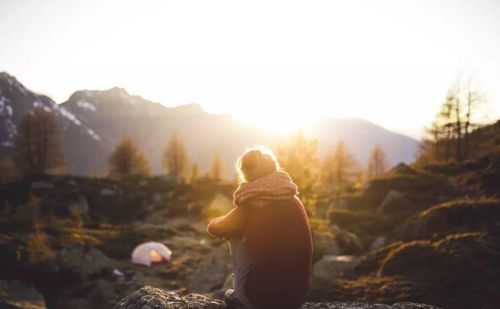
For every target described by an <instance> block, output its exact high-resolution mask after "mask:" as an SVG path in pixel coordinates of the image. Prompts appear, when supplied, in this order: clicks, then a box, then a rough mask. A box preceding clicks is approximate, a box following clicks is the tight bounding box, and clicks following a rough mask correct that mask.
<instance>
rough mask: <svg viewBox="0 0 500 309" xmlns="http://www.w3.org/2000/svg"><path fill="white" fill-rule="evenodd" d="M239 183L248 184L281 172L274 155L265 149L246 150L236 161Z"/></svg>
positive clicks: (252, 148) (261, 147) (260, 147)
mask: <svg viewBox="0 0 500 309" xmlns="http://www.w3.org/2000/svg"><path fill="white" fill-rule="evenodd" d="M236 170H237V171H238V176H239V178H240V182H249V181H253V180H255V179H257V178H260V177H264V176H266V175H269V174H271V173H273V172H276V171H279V170H281V168H280V165H279V163H278V160H277V159H276V156H275V155H274V153H273V152H272V151H271V150H270V149H269V148H266V147H263V146H257V147H251V148H247V149H246V150H245V152H244V153H243V155H241V157H239V158H238V160H237V161H236Z"/></svg>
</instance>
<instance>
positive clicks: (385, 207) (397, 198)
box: [377, 190, 405, 214]
mask: <svg viewBox="0 0 500 309" xmlns="http://www.w3.org/2000/svg"><path fill="white" fill-rule="evenodd" d="M404 197H405V195H404V194H403V193H401V192H398V191H396V190H390V191H389V192H388V193H387V195H386V196H385V198H384V200H383V201H382V203H380V205H379V206H378V208H377V214H387V213H390V212H391V210H394V209H396V208H397V207H398V206H400V205H401V204H403V203H404V200H405V198H404Z"/></svg>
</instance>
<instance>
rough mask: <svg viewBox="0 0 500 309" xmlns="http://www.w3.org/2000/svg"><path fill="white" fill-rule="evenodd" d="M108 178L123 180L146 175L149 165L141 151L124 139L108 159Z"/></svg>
mask: <svg viewBox="0 0 500 309" xmlns="http://www.w3.org/2000/svg"><path fill="white" fill-rule="evenodd" d="M108 164H109V172H108V173H109V176H110V177H114V178H123V177H127V176H133V175H148V174H149V173H150V168H149V163H148V160H147V159H146V157H145V156H144V154H143V153H142V151H141V150H140V149H139V148H138V147H137V146H136V145H135V144H134V143H133V142H132V139H130V138H124V139H123V140H122V141H121V142H120V143H119V144H118V145H117V146H116V148H115V149H114V151H113V153H112V154H111V156H110V157H109V159H108Z"/></svg>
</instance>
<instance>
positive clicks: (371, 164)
mask: <svg viewBox="0 0 500 309" xmlns="http://www.w3.org/2000/svg"><path fill="white" fill-rule="evenodd" d="M388 169H389V160H388V159H387V155H386V154H385V152H384V149H383V148H382V147H381V146H380V145H375V147H374V148H373V150H372V152H371V154H370V157H369V158H368V164H367V166H366V177H367V179H371V178H373V177H376V176H380V175H382V174H384V173H385V172H387V170H388Z"/></svg>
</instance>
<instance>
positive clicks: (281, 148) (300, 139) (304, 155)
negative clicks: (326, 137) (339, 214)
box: [276, 131, 319, 215]
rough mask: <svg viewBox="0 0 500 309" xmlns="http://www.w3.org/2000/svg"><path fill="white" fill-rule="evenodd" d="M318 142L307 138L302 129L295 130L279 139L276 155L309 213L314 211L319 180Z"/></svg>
mask: <svg viewBox="0 0 500 309" xmlns="http://www.w3.org/2000/svg"><path fill="white" fill-rule="evenodd" d="M317 146H318V142H317V140H316V139H309V138H307V137H306V136H305V135H304V133H303V132H302V131H296V132H294V133H293V134H291V135H290V136H289V137H288V138H285V139H283V140H281V141H280V142H279V143H278V147H277V149H276V156H277V158H278V161H279V163H280V165H281V167H282V168H283V169H284V170H285V171H286V172H287V173H288V174H289V175H290V176H291V177H292V179H293V181H294V182H295V184H296V185H297V187H298V188H299V192H300V195H301V199H302V202H303V203H304V206H306V209H307V211H308V213H309V214H310V215H312V214H314V213H315V212H316V199H317V195H318V194H317V193H318V192H317V189H318V184H319V183H318V181H319V168H318V162H319V159H318V157H317V153H316V151H317Z"/></svg>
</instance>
